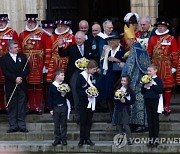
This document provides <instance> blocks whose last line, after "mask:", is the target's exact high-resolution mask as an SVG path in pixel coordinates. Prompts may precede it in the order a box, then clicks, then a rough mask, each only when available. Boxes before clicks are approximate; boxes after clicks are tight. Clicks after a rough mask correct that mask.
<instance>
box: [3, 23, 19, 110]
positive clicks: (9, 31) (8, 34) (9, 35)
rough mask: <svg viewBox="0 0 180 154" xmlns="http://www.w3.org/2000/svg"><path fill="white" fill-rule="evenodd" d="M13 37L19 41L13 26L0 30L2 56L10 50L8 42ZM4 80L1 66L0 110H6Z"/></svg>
mask: <svg viewBox="0 0 180 154" xmlns="http://www.w3.org/2000/svg"><path fill="white" fill-rule="evenodd" d="M0 30H1V29H0ZM12 39H13V40H16V41H18V34H17V32H16V31H14V30H13V29H12V28H10V27H7V28H6V29H5V30H4V31H0V57H2V56H3V55H5V54H6V53H7V52H8V51H7V44H8V41H9V40H12ZM4 81H5V78H4V75H3V73H2V70H1V67H0V110H5V106H4V104H5V102H4Z"/></svg>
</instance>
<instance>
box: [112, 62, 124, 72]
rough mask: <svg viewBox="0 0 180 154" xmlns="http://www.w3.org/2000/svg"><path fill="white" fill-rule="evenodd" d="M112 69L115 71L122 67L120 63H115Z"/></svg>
mask: <svg viewBox="0 0 180 154" xmlns="http://www.w3.org/2000/svg"><path fill="white" fill-rule="evenodd" d="M112 70H113V71H121V70H122V68H121V67H120V65H119V63H113V67H112Z"/></svg>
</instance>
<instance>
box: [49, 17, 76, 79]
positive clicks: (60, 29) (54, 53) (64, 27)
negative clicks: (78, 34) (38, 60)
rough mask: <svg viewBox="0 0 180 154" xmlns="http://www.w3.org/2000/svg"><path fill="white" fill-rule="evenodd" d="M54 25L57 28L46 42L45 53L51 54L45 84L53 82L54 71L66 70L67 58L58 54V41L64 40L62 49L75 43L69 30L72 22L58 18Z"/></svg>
mask: <svg viewBox="0 0 180 154" xmlns="http://www.w3.org/2000/svg"><path fill="white" fill-rule="evenodd" d="M55 23H56V24H57V28H56V29H55V31H54V34H53V35H52V36H51V37H49V38H48V39H47V41H46V51H47V52H50V53H51V58H50V61H49V65H48V72H47V79H46V80H47V82H52V81H53V78H54V71H55V70H56V69H60V70H64V71H66V69H67V64H68V60H69V59H68V57H66V56H65V57H62V56H59V54H58V46H59V44H58V41H59V39H63V40H64V41H63V42H64V43H63V49H65V48H67V47H68V46H69V45H72V44H74V43H75V37H74V35H73V34H72V30H71V29H70V25H71V24H72V21H71V20H67V19H65V18H58V19H57V20H55Z"/></svg>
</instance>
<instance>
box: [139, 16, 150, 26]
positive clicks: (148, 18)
mask: <svg viewBox="0 0 180 154" xmlns="http://www.w3.org/2000/svg"><path fill="white" fill-rule="evenodd" d="M142 19H144V20H145V21H147V22H148V23H149V24H151V21H152V20H151V17H150V16H145V17H142V18H141V20H142Z"/></svg>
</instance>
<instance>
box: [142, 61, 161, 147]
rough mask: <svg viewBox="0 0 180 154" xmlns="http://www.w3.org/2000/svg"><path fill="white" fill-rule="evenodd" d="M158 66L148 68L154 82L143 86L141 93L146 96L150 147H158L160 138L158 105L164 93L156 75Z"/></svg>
mask: <svg viewBox="0 0 180 154" xmlns="http://www.w3.org/2000/svg"><path fill="white" fill-rule="evenodd" d="M156 73H157V66H156V65H154V64H151V65H150V66H149V67H148V75H149V77H151V78H152V81H151V82H149V83H145V84H143V85H142V88H141V92H142V94H143V95H144V102H145V106H146V112H147V121H148V128H149V142H148V144H149V145H153V144H154V145H158V143H159V142H158V138H159V113H158V105H159V98H160V94H162V93H163V90H164V89H163V83H162V80H161V78H160V77H158V76H157V75H156Z"/></svg>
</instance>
